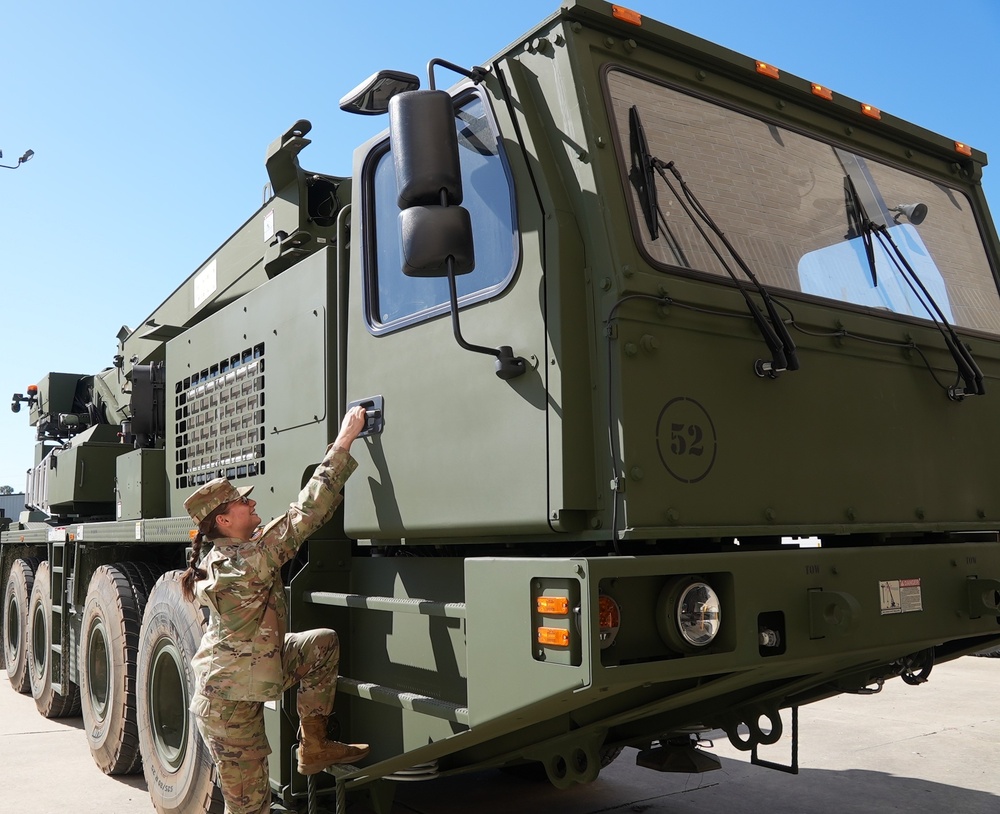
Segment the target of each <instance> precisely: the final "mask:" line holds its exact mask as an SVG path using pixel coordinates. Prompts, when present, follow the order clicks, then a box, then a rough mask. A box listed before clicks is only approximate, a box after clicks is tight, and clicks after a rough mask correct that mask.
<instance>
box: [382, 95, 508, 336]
mask: <svg viewBox="0 0 1000 814" xmlns="http://www.w3.org/2000/svg"><path fill="white" fill-rule="evenodd" d="M455 127H456V129H457V131H458V149H459V155H460V158H461V164H462V186H463V195H464V199H463V201H462V206H464V207H465V208H466V209H468V210H469V214H470V215H471V216H472V232H473V243H474V246H475V252H476V267H475V269H474V270H473V271H472V272H470V273H469V274H464V275H461V276H459V277H457V278H456V283H457V288H458V297H459V307H462V306H466V305H469V304H471V303H475V302H480V301H482V300H484V299H488V298H490V297H492V296H494V295H496V294H498V293H499V292H500V291H502V290H503V289H504V288H505V287H506V286H507V284H508V283H509V281H510V280H511V278H512V277H513V275H514V270H515V269H516V267H517V259H518V240H517V224H516V222H515V211H514V194H513V186H512V182H511V178H510V173H509V171H508V169H507V163H506V159H505V157H504V155H503V153H502V149H501V147H500V144H499V142H498V140H497V135H496V129H495V127H494V125H493V122H492V120H491V118H490V116H489V115H488V113H487V110H486V106H485V105H484V104H483V101H482V99H481V98H480V97H479V96H477V95H468V96H466V97H460V99H459V100H458V104H457V106H456V109H455ZM364 183H365V214H366V217H365V235H364V239H365V246H366V247H367V251H366V253H365V271H366V273H365V308H366V316H367V321H368V328H369V330H370V331H371V332H372V333H374V334H383V333H389V332H390V331H395V330H399V329H400V328H404V327H406V326H407V325H412V324H413V323H416V322H422V321H424V320H427V319H430V318H431V317H434V316H437V315H439V314H442V313H446V312H447V311H448V307H449V306H448V281H447V279H445V278H436V277H425V278H417V277H406V276H404V275H403V272H402V265H403V264H402V250H401V246H400V238H399V226H398V223H399V208H398V207H397V204H396V176H395V172H394V169H393V159H392V153H391V151H390V150H389V142H388V139H386V141H385V143H384V144H383V145H382V146H381V148H380V149H379V150H378V151H376V152H375V153H374V154H373V156H372V157H371V158H370V159H369V162H368V165H367V167H366V170H365V179H364Z"/></svg>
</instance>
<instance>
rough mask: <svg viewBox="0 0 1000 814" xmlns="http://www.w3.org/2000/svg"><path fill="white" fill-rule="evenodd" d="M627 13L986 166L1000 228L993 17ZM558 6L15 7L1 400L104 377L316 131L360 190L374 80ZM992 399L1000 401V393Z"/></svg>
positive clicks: (733, 5)
mask: <svg viewBox="0 0 1000 814" xmlns="http://www.w3.org/2000/svg"><path fill="white" fill-rule="evenodd" d="M624 5H629V7H631V8H634V9H635V10H636V11H639V12H640V13H643V14H645V15H647V16H650V17H655V18H657V19H659V20H661V21H662V22H666V23H669V24H671V25H673V26H676V27H677V28H681V29H683V30H685V31H689V32H691V33H692V34H696V35H698V36H700V37H703V38H705V39H708V40H712V41H714V42H717V43H719V44H721V45H724V46H726V47H728V48H732V49H733V50H736V51H739V52H741V53H744V54H747V55H748V56H752V57H755V58H757V59H762V60H765V61H768V62H771V63H773V64H775V65H777V66H778V67H779V68H781V69H783V70H786V71H788V72H791V73H794V74H798V75H799V76H802V77H805V78H807V79H810V80H812V81H815V82H819V83H821V84H824V85H827V86H828V87H831V88H833V89H834V90H835V91H837V92H840V93H843V94H845V95H847V96H850V97H853V98H856V99H859V100H861V101H865V102H868V103H870V104H873V105H875V106H876V107H879V108H881V109H882V110H883V111H886V112H888V113H892V114H894V115H896V116H899V117H901V118H904V119H909V120H911V121H913V122H915V123H917V124H920V125H921V126H923V127H926V128H928V129H930V130H933V131H936V132H939V133H941V134H943V135H945V136H947V137H949V138H953V139H956V140H959V141H964V142H966V143H968V144H971V145H973V146H975V147H977V148H979V149H982V150H984V151H985V152H986V153H987V154H988V155H990V156H991V157H992V159H993V161H994V164H995V166H991V167H987V169H986V181H985V188H986V195H987V199H988V200H990V201H991V202H992V203H993V205H994V207H996V209H997V217H998V218H1000V106H998V104H997V85H998V80H1000V67H998V64H997V61H996V49H997V43H998V42H1000V2H998V0H963V1H962V2H960V3H941V2H936V1H934V0H902V1H901V2H898V3H889V2H872V1H871V0H838V2H830V3H826V4H821V3H809V2H804V1H803V0H767V2H763V3H751V2H747V1H746V0H715V1H714V2H693V3H692V2H686V1H685V2H682V1H681V0H671V1H668V0H635V2H633V3H631V4H629V3H625V4H624ZM556 8H557V2H556V0H552V2H545V0H504V2H501V3H472V2H468V1H467V0H463V1H462V2H457V1H456V0H441V1H440V2H428V3H419V2H413V0H387V2H381V3H378V2H361V3H347V2H338V1H337V0H325V2H321V1H320V0H284V1H283V2H281V3H275V2H268V3H263V2H257V0H243V2H236V1H235V0H210V1H209V2H205V0H201V2H197V3H196V2H191V0H175V1H174V2H171V3H156V4H153V3H145V2H135V0H130V2H120V1H119V0H114V1H113V2H96V3H79V2H76V1H75V0H73V1H72V2H71V0H53V1H52V2H40V3H21V4H19V5H17V6H16V7H13V6H8V7H7V9H6V13H5V15H4V21H3V26H4V36H3V45H2V47H0V82H2V91H3V92H2V97H0V98H2V100H3V101H2V108H0V110H2V115H0V149H2V150H3V156H4V157H3V159H2V160H0V163H3V164H11V163H14V162H16V160H17V157H18V156H20V155H21V154H22V153H23V152H24V151H25V150H26V149H28V148H31V149H33V150H34V151H35V157H34V159H33V160H32V161H31V162H30V163H27V164H25V165H24V166H22V167H21V168H20V169H18V170H15V171H10V170H2V169H0V222H2V224H3V238H2V242H0V291H2V300H0V302H2V306H0V307H2V318H0V339H2V350H3V356H2V363H0V399H2V400H3V402H2V403H3V404H6V403H7V402H6V399H7V397H8V396H9V394H11V393H13V392H15V391H17V392H23V391H24V389H25V387H26V386H27V385H28V384H30V383H32V382H34V381H36V380H38V379H40V378H41V377H42V376H43V375H44V374H45V373H46V372H48V371H62V372H72V373H80V374H88V373H96V372H97V371H99V370H101V369H102V368H104V367H107V366H108V365H110V364H111V358H112V356H113V354H114V353H115V349H116V341H115V335H116V334H117V332H118V329H119V328H120V327H121V325H123V324H126V325H128V326H129V327H135V326H136V325H137V324H138V323H139V322H140V321H141V320H142V319H144V318H145V317H146V316H147V315H148V314H149V313H150V312H151V311H152V310H153V309H154V308H155V307H156V306H157V305H158V304H159V303H160V302H161V301H162V300H163V299H164V297H166V296H167V295H168V294H169V293H170V292H171V291H173V289H174V288H175V287H176V286H177V285H178V284H179V283H180V282H181V281H182V280H183V279H184V278H185V277H186V276H187V275H188V274H190V273H191V272H192V271H194V270H195V269H196V268H197V267H198V266H199V265H200V264H201V263H202V262H203V261H204V260H205V259H206V257H207V256H208V255H209V254H211V253H212V251H213V250H214V249H215V248H216V247H217V246H218V245H219V244H220V243H221V242H222V241H223V240H224V239H225V238H227V237H228V236H229V235H230V234H231V233H232V231H233V230H234V229H236V228H237V227H238V226H239V225H240V224H241V223H242V222H243V221H244V220H245V219H246V218H247V217H249V215H250V214H252V213H253V212H254V210H255V209H256V208H257V207H258V206H259V205H260V203H261V189H262V187H263V186H264V184H265V182H266V181H267V174H266V172H265V170H264V164H263V159H264V151H265V149H266V147H267V145H268V144H269V143H270V142H271V141H272V140H273V139H274V138H276V137H277V136H278V135H280V134H281V133H282V132H284V131H285V130H286V129H287V128H288V127H289V126H291V125H292V123H294V122H295V121H296V120H297V119H300V118H305V119H309V120H311V121H312V123H313V130H312V133H310V137H311V138H312V139H313V144H312V145H311V146H310V147H308V148H307V149H306V151H305V152H303V154H302V164H303V166H305V167H307V168H308V169H312V170H317V171H321V172H329V173H333V174H338V175H346V174H349V172H350V168H351V155H352V151H353V149H354V147H355V146H357V145H358V144H359V143H360V142H362V141H363V140H365V139H366V138H368V137H369V136H372V135H374V134H375V133H377V132H378V131H379V130H381V129H382V128H383V127H384V126H385V121H384V120H383V119H381V118H378V119H372V118H365V117H360V116H350V115H347V114H345V113H341V112H340V110H339V109H338V108H337V101H338V100H339V99H340V97H341V95H343V94H344V93H345V92H346V91H348V90H350V89H351V88H352V87H353V86H354V85H355V84H357V82H359V81H361V80H362V79H364V78H365V77H366V76H368V75H369V74H371V73H373V72H374V71H375V70H377V69H379V68H385V67H392V68H397V69H400V70H407V71H411V72H413V73H416V74H418V75H421V76H423V75H424V67H425V65H426V64H427V61H428V59H430V58H432V57H442V58H444V59H448V60H450V61H452V62H456V63H460V64H463V65H472V64H476V63H480V62H484V61H486V60H487V59H488V58H489V57H490V56H492V55H493V54H495V53H496V52H497V51H500V50H501V49H502V48H503V47H504V46H506V45H507V44H508V43H510V42H512V41H513V40H515V39H516V38H517V37H518V36H519V35H520V34H522V33H524V32H526V31H527V30H528V29H530V28H531V26H532V25H533V24H534V23H535V22H537V21H539V20H541V19H542V18H544V17H546V16H547V15H548V14H549V13H550V12H552V11H554V10H555V9H556ZM995 397H996V398H1000V396H995ZM33 446H34V431H33V429H32V428H30V427H29V426H28V422H27V413H26V411H23V410H22V412H21V413H19V414H16V415H15V414H13V413H11V412H10V411H8V410H7V409H6V408H3V411H2V412H0V485H2V484H9V485H11V486H13V487H14V489H15V491H21V490H22V489H23V488H24V483H25V478H24V472H25V470H26V469H28V468H29V467H30V466H31V465H32V463H33Z"/></svg>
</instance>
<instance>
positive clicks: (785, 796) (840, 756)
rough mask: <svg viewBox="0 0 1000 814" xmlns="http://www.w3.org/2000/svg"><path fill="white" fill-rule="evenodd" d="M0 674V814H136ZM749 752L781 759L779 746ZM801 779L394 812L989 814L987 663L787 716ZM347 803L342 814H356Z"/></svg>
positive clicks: (602, 788)
mask: <svg viewBox="0 0 1000 814" xmlns="http://www.w3.org/2000/svg"><path fill="white" fill-rule="evenodd" d="M3 679H5V675H4V674H3V673H0V781H2V782H0V814H22V812H23V814H57V813H58V814H149V812H151V811H152V810H153V809H152V806H151V804H150V802H149V798H148V797H147V796H146V791H145V783H144V782H143V779H142V775H141V774H139V775H135V776H132V777H125V778H112V777H106V776H105V775H103V774H102V773H101V772H100V771H99V770H98V769H97V768H96V767H95V766H94V764H93V762H92V760H91V758H90V752H89V751H88V749H87V743H86V739H85V737H84V735H83V732H82V729H81V728H82V725H83V723H82V720H81V719H80V718H69V719H65V720H46V719H44V718H42V717H41V716H39V715H38V713H37V712H36V711H35V705H34V702H33V701H32V699H31V696H29V695H18V694H17V693H15V692H14V691H13V690H12V689H11V687H10V685H9V684H8V683H7V682H6V681H5V680H3ZM788 731H789V728H788V726H787V723H786V738H785V740H783V741H781V742H779V743H778V744H776V745H774V746H772V747H769V748H768V749H767V750H766V751H763V752H762V753H761V757H762V758H765V759H768V760H773V761H774V762H778V763H787V762H788V760H789V752H788V737H787V733H788ZM799 735H800V749H799V763H800V773H799V774H798V775H789V774H784V773H782V772H777V771H773V770H768V769H764V768H760V767H757V766H752V765H750V763H749V757H748V755H747V754H745V753H743V752H739V751H737V750H736V749H734V748H733V747H732V746H731V745H730V744H729V742H728V741H727V740H725V739H724V738H723V739H720V740H716V741H715V748H714V749H713V750H712V751H713V752H714V754H716V755H718V756H719V757H720V758H721V760H722V769H721V770H717V771H713V772H707V773H704V774H700V775H685V774H660V773H657V772H654V771H650V770H648V769H640V768H638V767H636V765H635V750H629V749H627V750H625V752H624V753H623V754H622V755H621V757H619V758H618V760H617V761H615V763H613V764H612V765H611V766H610V767H609V768H608V769H606V770H605V771H604V772H602V774H601V776H600V778H598V780H597V781H596V782H594V783H592V784H590V785H588V786H578V787H576V788H572V789H568V790H566V791H559V790H556V789H554V788H552V787H551V786H549V785H548V783H546V782H533V781H529V780H525V779H523V778H520V777H517V776H513V775H510V774H507V773H503V772H497V771H490V772H481V773H477V774H474V775H467V776H461V777H452V778H443V779H440V780H437V781H431V782H426V783H401V784H400V785H399V788H398V790H397V792H396V802H395V805H394V809H393V810H394V812H398V814H458V812H462V813H463V814H466V812H481V813H482V814H489V813H490V812H514V811H516V812H519V813H520V814H597V812H600V813H601V814H619V813H620V814H625V812H629V814H631V813H632V812H636V813H639V814H696V813H697V814H705V812H724V813H725V814H764V813H765V812H766V814H803V812H813V813H815V814H827V813H828V812H829V814H881V813H882V812H896V811H905V812H914V813H916V812H920V814H939V813H944V814H996V812H998V811H1000V659H996V658H992V659H986V658H974V657H967V658H962V659H959V660H958V661H956V662H951V663H949V664H944V665H938V666H937V667H935V668H934V670H933V672H932V673H931V676H930V681H929V682H928V683H927V684H924V685H922V686H919V687H910V686H907V685H906V684H903V683H902V682H901V681H899V680H894V681H891V682H889V683H888V684H887V685H886V687H885V690H884V691H883V692H882V693H880V694H879V695H874V696H841V697H838V698H832V699H828V700H826V701H822V702H820V703H818V704H813V705H811V706H808V707H804V708H802V709H801V710H800V714H799ZM365 810H366V808H365V806H364V805H363V803H361V802H353V803H352V804H351V806H350V811H351V814H363V812H364V811H365Z"/></svg>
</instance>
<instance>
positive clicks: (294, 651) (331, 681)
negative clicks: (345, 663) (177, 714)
mask: <svg viewBox="0 0 1000 814" xmlns="http://www.w3.org/2000/svg"><path fill="white" fill-rule="evenodd" d="M339 662H340V641H339V639H338V638H337V634H336V632H335V631H333V630H328V629H318V630H306V631H304V632H302V633H287V634H285V643H284V646H283V647H282V651H281V664H282V668H283V671H284V675H285V685H284V688H283V689H285V690H288V689H291V688H292V687H294V686H295V685H296V684H298V685H299V690H298V694H297V696H296V700H295V707H296V709H297V710H298V713H299V717H300V718H305V717H309V716H313V715H329V714H330V713H331V712H332V711H333V698H334V693H335V692H336V689H337V665H338V664H339ZM209 692H210V688H206V694H205V695H199V696H197V697H196V698H195V699H194V701H193V702H192V703H191V711H192V712H193V713H194V715H195V721H196V722H197V724H198V731H199V732H201V737H202V738H203V739H204V741H205V744H206V745H207V746H208V751H209V752H210V753H211V755H212V760H214V761H215V765H216V768H217V769H218V776H219V786H220V787H221V788H222V796H223V798H224V799H225V802H226V814H269V812H270V810H271V786H270V782H269V780H268V770H267V756H268V755H269V754H271V747H270V746H269V745H268V743H267V735H266V734H265V733H264V703H263V702H262V701H233V700H230V699H228V698H220V697H219V696H215V695H209Z"/></svg>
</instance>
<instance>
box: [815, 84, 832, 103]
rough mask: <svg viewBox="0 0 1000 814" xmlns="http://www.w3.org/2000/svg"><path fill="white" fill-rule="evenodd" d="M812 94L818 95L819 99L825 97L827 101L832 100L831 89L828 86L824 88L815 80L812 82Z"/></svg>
mask: <svg viewBox="0 0 1000 814" xmlns="http://www.w3.org/2000/svg"><path fill="white" fill-rule="evenodd" d="M812 92H813V96H818V97H819V98H820V99H826V101H828V102H832V101H833V91H832V90H830V89H829V88H824V87H823V86H822V85H817V84H816V83H815V82H813V83H812Z"/></svg>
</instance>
